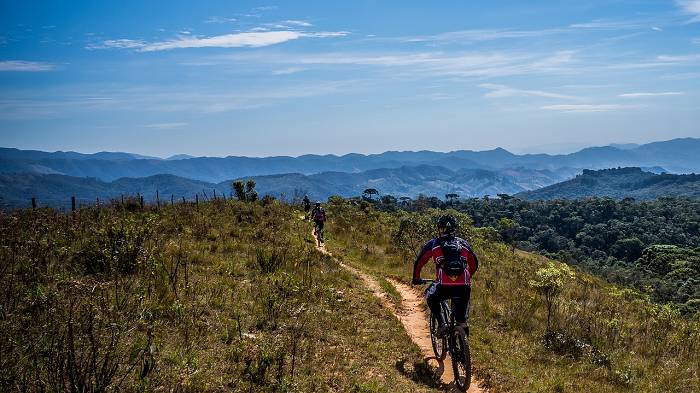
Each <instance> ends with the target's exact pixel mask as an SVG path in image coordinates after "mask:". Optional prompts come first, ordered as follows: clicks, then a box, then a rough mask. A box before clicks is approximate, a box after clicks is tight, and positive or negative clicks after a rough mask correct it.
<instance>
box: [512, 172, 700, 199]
mask: <svg viewBox="0 0 700 393" xmlns="http://www.w3.org/2000/svg"><path fill="white" fill-rule="evenodd" d="M516 196H517V197H519V198H522V199H528V200H535V199H545V200H547V199H579V198H588V197H594V196H597V197H603V196H607V197H611V198H615V199H623V198H635V199H641V200H651V199H657V198H661V197H672V196H673V197H676V196H679V197H690V198H700V175H696V174H689V175H673V174H655V173H651V172H645V171H642V169H640V168H617V169H604V170H598V171H593V170H584V171H583V173H582V174H581V175H578V176H576V177H575V178H573V179H571V180H567V181H564V182H561V183H557V184H553V185H550V186H547V187H544V188H540V189H537V190H533V191H526V192H521V193H519V194H517V195H516Z"/></svg>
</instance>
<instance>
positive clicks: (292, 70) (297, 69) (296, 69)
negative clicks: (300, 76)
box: [272, 67, 306, 75]
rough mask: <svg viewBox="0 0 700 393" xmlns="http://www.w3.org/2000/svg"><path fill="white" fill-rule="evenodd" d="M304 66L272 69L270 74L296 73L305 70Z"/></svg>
mask: <svg viewBox="0 0 700 393" xmlns="http://www.w3.org/2000/svg"><path fill="white" fill-rule="evenodd" d="M305 70H306V68H303V67H288V68H282V69H279V70H274V71H272V75H290V74H296V73H297V72H301V71H305Z"/></svg>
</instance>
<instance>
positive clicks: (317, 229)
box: [311, 201, 326, 242]
mask: <svg viewBox="0 0 700 393" xmlns="http://www.w3.org/2000/svg"><path fill="white" fill-rule="evenodd" d="M311 219H312V220H314V235H318V234H319V233H320V234H321V236H319V241H320V242H323V235H322V234H323V224H324V223H325V222H326V211H325V210H323V207H321V202H320V201H318V202H316V206H314V209H313V210H312V211H311Z"/></svg>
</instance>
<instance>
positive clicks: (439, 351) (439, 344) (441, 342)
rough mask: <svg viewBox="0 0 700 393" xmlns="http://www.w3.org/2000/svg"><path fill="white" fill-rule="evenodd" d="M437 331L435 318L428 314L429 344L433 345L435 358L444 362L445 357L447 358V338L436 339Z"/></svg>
mask: <svg viewBox="0 0 700 393" xmlns="http://www.w3.org/2000/svg"><path fill="white" fill-rule="evenodd" d="M437 330H438V320H437V317H435V315H433V313H430V342H431V344H433V352H434V353H435V357H436V358H437V359H439V360H444V359H445V356H447V351H446V349H447V338H446V337H444V336H443V337H442V338H438V336H437Z"/></svg>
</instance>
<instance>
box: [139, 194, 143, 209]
mask: <svg viewBox="0 0 700 393" xmlns="http://www.w3.org/2000/svg"><path fill="white" fill-rule="evenodd" d="M139 199H140V202H141V210H143V195H141V196H140V197H139Z"/></svg>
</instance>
